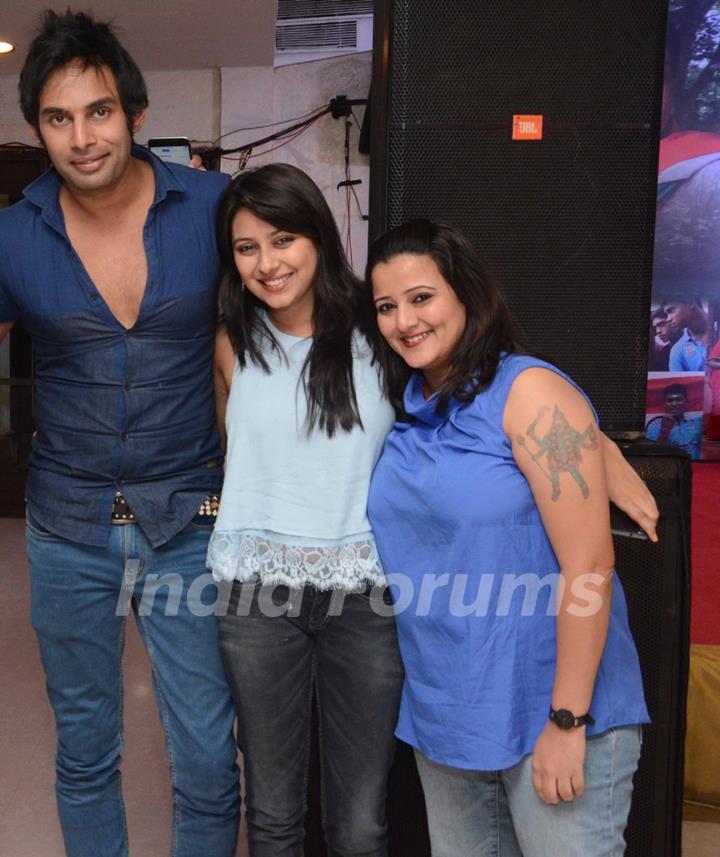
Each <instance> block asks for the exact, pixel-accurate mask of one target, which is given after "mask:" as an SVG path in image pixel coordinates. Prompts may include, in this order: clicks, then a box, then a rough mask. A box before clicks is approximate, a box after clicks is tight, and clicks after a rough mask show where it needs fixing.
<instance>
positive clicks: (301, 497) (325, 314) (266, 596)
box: [208, 164, 402, 857]
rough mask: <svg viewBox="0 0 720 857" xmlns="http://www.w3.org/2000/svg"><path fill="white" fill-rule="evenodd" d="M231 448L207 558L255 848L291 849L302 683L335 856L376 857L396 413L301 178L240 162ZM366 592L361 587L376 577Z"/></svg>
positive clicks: (323, 215) (309, 186)
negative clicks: (217, 598) (374, 509)
mask: <svg viewBox="0 0 720 857" xmlns="http://www.w3.org/2000/svg"><path fill="white" fill-rule="evenodd" d="M218 238H219V245H220V262H221V271H220V274H221V276H220V305H221V310H222V315H223V318H224V322H225V323H224V325H223V326H222V327H221V329H220V330H219V332H218V336H217V344H216V361H215V363H216V381H217V393H218V403H219V411H220V422H221V425H225V426H226V427H227V459H226V473H225V483H224V485H223V492H222V498H221V503H220V510H219V514H218V518H217V522H216V526H215V530H214V533H213V536H212V538H211V541H210V545H209V548H208V565H209V566H210V567H211V568H212V570H213V574H214V576H215V577H216V578H217V579H220V580H224V581H227V586H228V587H229V588H230V590H231V591H230V597H229V609H228V611H227V615H224V616H221V617H219V632H220V647H221V651H222V655H223V660H224V663H225V668H226V671H227V675H228V678H229V680H230V686H231V689H232V693H233V699H234V702H235V707H236V710H237V714H238V727H237V728H238V743H239V745H240V748H241V749H242V751H243V754H244V765H245V784H246V795H245V803H246V821H247V829H248V840H249V846H250V854H251V855H252V857H297V855H299V854H302V850H303V838H304V831H303V822H304V815H305V803H306V792H307V770H308V752H309V746H310V722H311V710H310V706H311V701H312V690H313V684H314V685H315V691H316V696H317V699H318V709H319V711H318V713H319V722H320V734H321V752H320V758H321V775H322V794H323V823H324V830H325V838H326V841H327V844H328V850H329V853H330V854H333V855H335V856H336V857H351V855H359V854H362V855H367V857H385V855H386V853H387V846H386V813H385V795H386V780H387V775H388V770H389V767H390V763H391V761H392V758H393V753H394V749H395V741H394V735H393V732H394V728H395V724H396V722H397V712H398V706H399V700H400V690H401V687H402V665H401V662H400V656H399V652H398V648H397V638H396V632H395V623H394V619H393V616H392V608H391V607H388V606H387V605H385V609H384V610H378V609H375V610H373V609H372V604H371V597H370V596H371V593H373V596H374V597H377V598H378V599H379V601H380V602H382V593H381V592H378V591H377V590H382V589H383V587H384V575H383V572H382V568H381V566H380V562H379V559H378V555H377V550H376V548H375V542H374V540H373V537H372V533H371V532H370V524H369V522H368V519H367V508H366V507H367V493H368V488H369V484H370V475H371V473H372V470H373V467H374V465H375V462H376V461H377V458H378V456H379V454H380V450H381V448H382V444H383V441H384V440H385V436H386V435H387V433H388V431H389V430H390V428H391V426H392V423H393V418H394V415H393V409H392V407H391V405H390V403H389V402H388V400H387V399H386V398H385V397H384V396H383V392H382V384H381V382H380V377H379V374H378V369H377V366H376V365H374V364H373V360H372V354H371V351H370V348H369V346H368V343H367V341H366V339H365V337H364V336H363V335H362V332H361V331H360V330H358V327H357V324H356V318H357V316H358V314H357V307H358V304H359V303H360V301H361V299H362V296H363V292H362V288H361V286H360V284H359V282H358V281H357V279H356V278H355V277H354V275H353V274H352V271H351V270H350V268H349V267H348V264H347V262H346V260H345V255H344V253H343V250H342V245H341V242H340V238H339V235H338V231H337V228H336V226H335V221H334V220H333V217H332V214H331V212H330V210H329V208H328V206H327V203H326V202H325V199H324V197H323V195H322V193H321V192H320V190H319V189H318V188H317V186H316V185H315V184H314V183H313V182H312V181H311V179H310V178H309V177H308V176H307V175H305V173H303V172H301V171H300V170H298V169H296V168H295V167H291V166H289V165H287V164H270V165H268V166H265V167H262V168H260V169H258V170H255V171H253V172H248V173H243V174H241V175H240V176H239V177H238V178H237V179H235V181H234V182H233V183H232V185H231V186H230V187H229V189H228V191H227V192H226V194H225V196H224V197H223V199H222V201H221V204H220V209H219V215H218ZM376 585H377V589H376V590H375V591H374V592H373V590H374V587H376Z"/></svg>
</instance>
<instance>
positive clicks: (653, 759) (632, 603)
mask: <svg viewBox="0 0 720 857" xmlns="http://www.w3.org/2000/svg"><path fill="white" fill-rule="evenodd" d="M622 448H623V452H624V453H625V456H626V458H627V460H628V461H629V462H630V464H632V466H633V467H634V468H635V470H636V471H637V472H638V473H639V474H640V476H641V477H642V478H643V480H644V481H645V482H646V484H647V485H648V487H649V488H650V490H651V491H652V492H653V494H654V496H655V499H656V501H657V504H658V508H659V509H660V524H659V527H658V535H659V538H660V541H659V542H658V543H657V544H652V543H651V542H649V541H641V540H638V539H633V538H628V537H616V538H615V557H616V561H615V564H616V568H617V573H618V575H619V577H620V579H621V581H622V584H623V588H624V590H625V595H626V597H627V602H628V614H629V617H630V630H631V631H632V635H633V637H634V639H635V643H636V645H637V649H638V655H639V657H640V666H641V668H642V674H643V685H644V688H645V698H646V700H647V705H648V709H649V711H650V717H651V718H652V723H651V724H650V725H649V726H646V727H645V728H644V730H643V748H642V755H641V757H640V766H639V768H638V772H637V774H636V775H635V780H634V790H633V804H632V810H631V812H630V820H629V822H628V829H627V833H626V839H627V843H628V848H627V857H677V855H679V854H680V849H681V832H682V831H681V828H682V805H683V804H682V800H683V772H684V747H685V723H686V716H685V705H686V700H687V683H688V672H689V660H690V495H691V484H692V468H691V464H690V457H689V456H688V455H687V454H686V453H684V452H683V451H682V450H680V449H679V448H678V447H677V446H671V445H666V444H653V443H651V442H641V443H636V444H624V445H622Z"/></svg>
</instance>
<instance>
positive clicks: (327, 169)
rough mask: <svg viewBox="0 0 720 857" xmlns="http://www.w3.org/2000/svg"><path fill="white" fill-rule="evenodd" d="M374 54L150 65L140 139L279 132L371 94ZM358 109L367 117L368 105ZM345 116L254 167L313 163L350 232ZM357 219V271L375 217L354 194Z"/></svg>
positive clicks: (2, 130) (357, 165)
mask: <svg viewBox="0 0 720 857" xmlns="http://www.w3.org/2000/svg"><path fill="white" fill-rule="evenodd" d="M370 70H371V54H370V53H361V54H353V55H349V56H344V57H335V58H332V59H327V60H318V61H315V62H309V63H300V64H296V65H287V66H282V67H280V68H276V69H273V68H269V67H251V68H224V69H215V70H213V69H206V70H200V71H153V72H146V73H145V78H146V81H147V84H148V92H149V96H150V107H149V109H148V112H147V119H146V121H145V124H144V126H143V128H142V130H141V131H140V133H139V134H138V141H139V142H141V143H144V142H146V141H147V139H148V138H150V137H154V136H158V137H162V136H175V135H181V136H187V137H190V138H192V139H195V140H200V141H212V140H214V139H216V138H217V137H218V136H219V134H220V133H223V134H224V133H226V132H227V131H232V130H234V129H236V128H245V127H248V126H251V125H264V124H266V123H269V122H279V123H281V124H279V125H277V126H276V127H274V128H266V129H258V130H252V131H244V132H242V133H238V134H234V135H232V136H230V137H225V138H224V139H223V140H222V145H223V146H224V147H225V148H230V147H231V146H239V145H242V144H244V143H249V142H252V141H253V140H256V139H259V138H261V137H264V136H267V135H269V134H271V133H272V132H273V131H275V130H279V129H280V128H282V127H283V126H286V125H288V124H293V123H291V122H289V121H286V120H290V119H292V117H294V116H299V115H301V114H304V113H307V112H308V111H310V110H314V109H315V108H317V107H322V106H324V105H326V104H328V103H329V102H330V99H331V98H333V97H334V96H336V95H347V96H348V98H366V97H367V93H368V88H369V85H370ZM355 114H356V116H357V118H358V121H359V122H362V117H363V114H364V107H362V106H360V107H356V108H355ZM358 136H359V131H358V128H357V126H356V125H355V123H354V122H353V125H352V128H351V132H350V169H351V178H354V179H362V184H361V185H358V186H357V187H356V188H355V190H356V192H357V194H358V197H359V199H360V205H361V207H362V212H363V214H367V206H368V178H369V159H368V158H367V156H365V155H360V154H359V153H358V151H357V144H358ZM344 139H345V127H344V120H343V119H339V120H335V119H332V117H330V116H329V115H328V116H324V117H323V118H322V119H319V120H318V121H317V122H316V123H315V124H314V125H312V126H311V127H310V128H309V129H308V130H307V131H306V132H305V133H303V134H302V135H300V136H299V137H298V138H297V139H296V140H294V141H293V142H291V143H288V144H287V145H285V146H283V147H282V148H280V149H277V150H276V151H274V152H269V153H268V154H267V155H261V154H260V153H261V152H262V151H263V150H266V149H269V148H270V147H271V146H272V145H277V144H268V145H266V146H264V147H262V148H261V149H260V150H259V153H258V154H260V156H259V157H254V158H253V159H252V160H251V161H250V162H249V166H260V165H262V164H263V163H268V162H270V161H287V162H288V163H292V164H295V165H296V166H298V167H300V168H301V169H303V170H305V171H306V172H307V173H308V174H309V175H310V176H311V177H312V178H313V179H314V180H315V181H316V182H317V184H318V185H319V186H320V188H321V190H322V191H323V193H324V194H325V196H326V199H327V200H328V203H329V205H330V208H331V209H332V211H333V213H334V214H335V217H336V220H337V223H338V228H339V229H340V232H341V234H342V235H343V236H344V234H345V230H346V227H347V213H346V203H345V191H344V189H341V190H339V191H338V190H337V189H336V186H337V183H338V182H340V181H343V180H344V178H345V175H344V150H343V146H344ZM11 140H17V141H19V142H24V143H33V142H34V140H33V138H32V135H31V133H30V131H29V129H28V128H27V126H26V125H25V123H24V120H23V118H22V115H21V113H20V108H19V106H18V100H17V77H15V76H9V75H3V76H0V143H4V142H8V141H11ZM222 166H223V170H225V171H226V172H229V173H232V172H234V171H235V169H236V168H237V164H236V163H235V162H233V161H230V160H225V161H223V165H222ZM350 224H351V236H352V251H353V261H354V267H355V270H356V271H357V272H358V273H361V272H362V270H363V268H364V265H365V256H366V254H367V223H366V222H364V221H363V220H361V218H360V214H359V212H358V207H357V204H356V202H355V199H354V198H351V208H350Z"/></svg>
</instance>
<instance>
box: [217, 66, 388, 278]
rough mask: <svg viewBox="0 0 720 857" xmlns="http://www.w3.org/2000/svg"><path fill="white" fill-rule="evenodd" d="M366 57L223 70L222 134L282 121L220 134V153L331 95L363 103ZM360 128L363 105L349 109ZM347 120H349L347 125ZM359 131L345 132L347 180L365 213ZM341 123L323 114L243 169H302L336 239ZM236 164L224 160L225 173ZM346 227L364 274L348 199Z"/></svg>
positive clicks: (341, 219)
mask: <svg viewBox="0 0 720 857" xmlns="http://www.w3.org/2000/svg"><path fill="white" fill-rule="evenodd" d="M370 72H371V54H370V53H362V54H353V55H349V56H344V57H335V58H333V59H327V60H317V61H315V62H309V63H300V64H297V65H287V66H282V67H280V68H276V69H271V68H224V69H222V111H221V113H222V133H223V134H226V133H227V132H228V131H232V130H235V129H236V128H246V127H249V126H252V125H263V124H266V123H269V122H281V123H282V124H280V125H278V126H277V127H276V128H265V129H257V130H248V131H243V132H240V133H237V134H234V135H232V136H228V137H224V138H223V140H222V145H223V147H224V148H232V147H234V146H240V145H243V144H245V143H250V142H252V141H253V140H257V139H260V138H262V137H265V136H268V135H269V134H271V133H272V132H273V131H276V130H279V129H280V128H282V127H283V126H288V125H292V124H295V123H294V122H291V121H288V120H291V119H292V118H293V117H295V116H301V115H302V114H304V113H307V112H309V111H311V110H314V109H315V108H318V107H323V106H324V105H326V104H328V103H329V102H330V99H331V98H334V97H335V96H336V95H347V97H348V98H351V99H352V98H367V93H368V88H369V86H370ZM354 110H355V115H356V116H357V118H358V121H359V122H360V123H362V117H363V115H364V112H365V108H364V107H363V106H360V107H356V108H354ZM351 121H352V120H351ZM359 133H360V132H359V130H358V128H357V125H355V123H354V122H353V123H352V127H351V131H350V175H351V178H353V179H361V180H362V184H361V185H358V186H356V188H355V190H356V192H357V195H358V197H359V199H360V205H361V208H362V212H363V214H367V208H368V181H369V158H368V157H367V156H366V155H360V154H359V153H358V150H357V145H358V137H359ZM344 142H345V125H344V120H343V119H333V118H332V117H331V116H330V115H328V116H323V117H322V118H321V119H319V120H318V121H317V122H316V123H314V124H313V125H312V126H310V128H309V129H308V130H307V131H305V132H304V133H303V134H301V135H300V136H299V137H298V138H297V139H296V140H293V141H292V142H290V143H288V144H286V145H284V146H282V148H279V149H276V150H275V151H273V152H269V153H268V154H267V155H262V154H260V153H261V152H262V151H264V150H267V149H269V148H271V147H272V146H275V145H278V143H270V144H267V145H266V146H263V147H261V149H259V150H258V153H256V154H258V155H259V156H257V157H253V158H252V159H251V160H250V161H249V163H248V166H261V165H262V164H264V163H269V162H270V161H285V162H287V163H291V164H295V166H297V167H300V168H301V169H303V170H305V172H306V173H308V174H309V175H310V176H311V177H312V178H313V179H314V181H315V182H317V184H318V185H319V187H320V189H321V190H322V191H323V193H324V194H325V197H326V199H327V201H328V203H329V205H330V208H331V209H332V211H333V213H334V214H335V218H336V221H337V224H338V228H339V229H340V233H341V235H343V236H344V235H345V230H346V227H347V211H346V202H345V190H344V189H342V188H341V189H340V190H339V191H338V190H337V183H338V182H340V181H343V180H344V179H345V166H344V157H345V156H344ZM236 169H237V164H236V163H234V162H232V161H230V160H224V161H223V170H224V171H226V172H230V173H232V172H234V171H235V170H236ZM350 225H351V237H352V255H353V262H354V267H355V270H356V271H357V272H358V273H362V270H363V268H364V266H365V257H366V255H367V223H366V222H365V221H363V220H362V219H361V218H360V213H359V211H358V207H357V204H356V202H355V199H354V198H351V208H350Z"/></svg>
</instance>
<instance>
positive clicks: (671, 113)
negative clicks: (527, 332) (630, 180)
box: [646, 0, 720, 458]
mask: <svg viewBox="0 0 720 857" xmlns="http://www.w3.org/2000/svg"><path fill="white" fill-rule="evenodd" d="M657 200H658V201H657V214H656V224H655V257H654V258H655V262H654V271H653V297H652V306H651V310H650V325H649V355H648V370H649V374H648V390H647V393H648V395H647V415H646V435H647V437H649V438H653V439H661V440H665V441H668V442H670V443H678V444H679V445H680V446H682V447H684V448H685V449H687V451H688V452H690V454H691V455H692V456H693V458H700V457H703V458H709V457H713V458H716V457H720V329H719V326H720V0H710V2H708V0H670V6H669V18H668V34H667V49H666V54H665V73H664V86H663V104H662V128H661V139H660V159H659V167H658V197H657ZM703 428H704V436H703V437H702V440H701V435H702V433H703Z"/></svg>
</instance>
